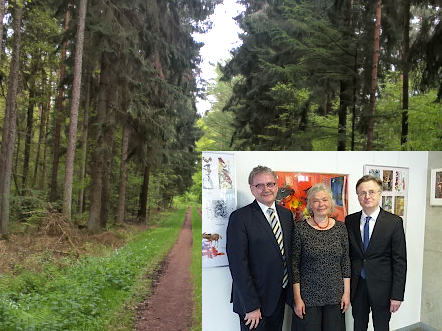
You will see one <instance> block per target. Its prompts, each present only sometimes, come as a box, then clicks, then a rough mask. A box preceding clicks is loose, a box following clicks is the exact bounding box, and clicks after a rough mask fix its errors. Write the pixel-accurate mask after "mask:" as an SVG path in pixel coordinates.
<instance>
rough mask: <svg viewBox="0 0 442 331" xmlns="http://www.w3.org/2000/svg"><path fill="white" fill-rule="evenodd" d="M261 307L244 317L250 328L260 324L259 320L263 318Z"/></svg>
mask: <svg viewBox="0 0 442 331" xmlns="http://www.w3.org/2000/svg"><path fill="white" fill-rule="evenodd" d="M261 318H262V317H261V309H259V308H258V309H255V310H254V311H251V312H248V313H247V314H246V316H245V317H244V321H245V322H246V325H249V324H250V326H249V328H250V330H252V329H254V328H256V327H257V326H258V323H259V320H260V319H261Z"/></svg>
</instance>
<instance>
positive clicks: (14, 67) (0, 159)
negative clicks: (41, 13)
mask: <svg viewBox="0 0 442 331" xmlns="http://www.w3.org/2000/svg"><path fill="white" fill-rule="evenodd" d="M22 14H23V7H22V6H21V5H20V4H17V3H15V6H14V14H13V17H14V46H13V50H12V58H11V64H10V70H9V79H8V94H7V97H6V109H5V118H4V125H3V133H2V148H1V152H0V234H1V235H6V234H7V233H8V223H9V195H10V192H11V173H12V157H13V155H14V143H15V136H16V129H17V123H16V119H17V118H16V117H17V108H16V107H17V91H18V76H19V73H20V70H19V69H20V39H21V32H20V30H21V19H22Z"/></svg>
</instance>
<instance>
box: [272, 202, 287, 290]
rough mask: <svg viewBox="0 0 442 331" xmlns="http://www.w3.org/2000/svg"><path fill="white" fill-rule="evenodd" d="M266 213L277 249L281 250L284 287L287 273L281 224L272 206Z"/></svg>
mask: <svg viewBox="0 0 442 331" xmlns="http://www.w3.org/2000/svg"><path fill="white" fill-rule="evenodd" d="M267 213H268V214H269V216H270V225H271V226H272V231H273V234H274V236H275V238H276V242H277V243H278V245H279V249H280V250H281V254H282V259H283V262H284V276H283V277H282V287H286V286H287V283H288V273H287V263H286V261H285V255H284V243H283V240H282V231H281V224H280V223H279V220H278V218H277V217H276V213H275V211H274V210H273V208H269V209H267Z"/></svg>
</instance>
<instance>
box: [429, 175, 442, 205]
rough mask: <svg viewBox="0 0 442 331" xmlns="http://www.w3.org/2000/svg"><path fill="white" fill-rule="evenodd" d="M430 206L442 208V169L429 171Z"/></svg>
mask: <svg viewBox="0 0 442 331" xmlns="http://www.w3.org/2000/svg"><path fill="white" fill-rule="evenodd" d="M430 205H432V206H442V168H439V169H431V181H430Z"/></svg>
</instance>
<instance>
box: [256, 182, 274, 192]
mask: <svg viewBox="0 0 442 331" xmlns="http://www.w3.org/2000/svg"><path fill="white" fill-rule="evenodd" d="M251 186H254V187H256V188H257V189H258V190H260V191H262V190H264V188H265V187H267V188H274V187H275V186H276V183H274V182H268V183H266V184H262V183H261V184H256V185H251Z"/></svg>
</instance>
